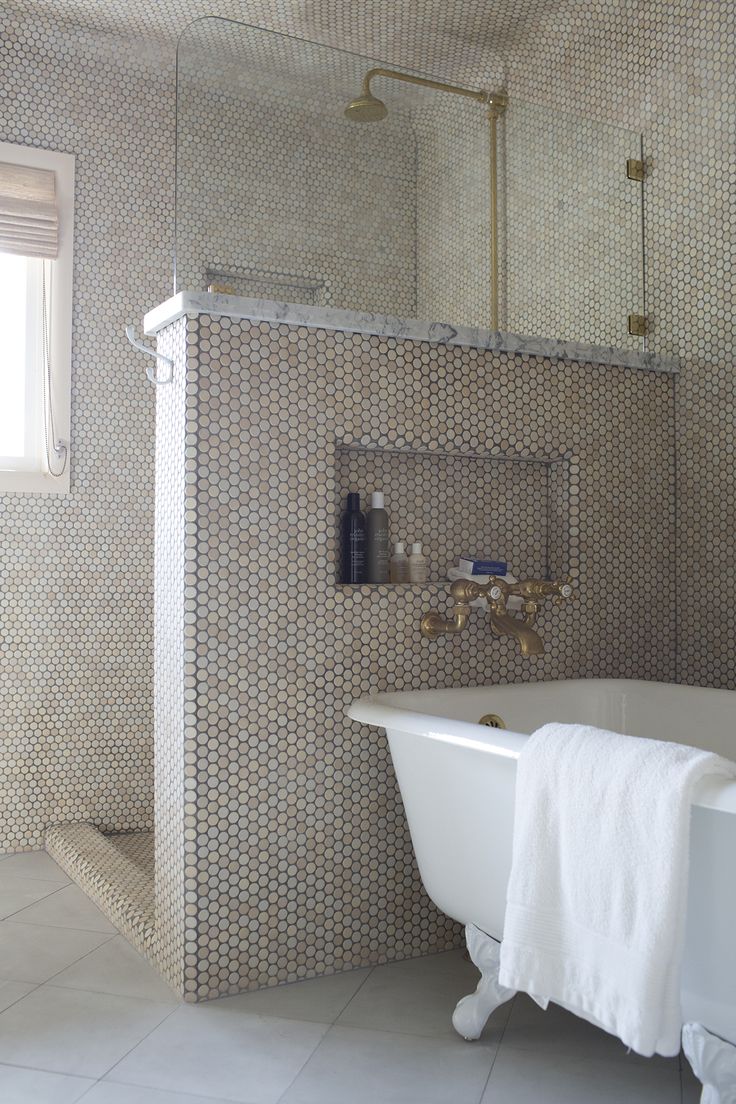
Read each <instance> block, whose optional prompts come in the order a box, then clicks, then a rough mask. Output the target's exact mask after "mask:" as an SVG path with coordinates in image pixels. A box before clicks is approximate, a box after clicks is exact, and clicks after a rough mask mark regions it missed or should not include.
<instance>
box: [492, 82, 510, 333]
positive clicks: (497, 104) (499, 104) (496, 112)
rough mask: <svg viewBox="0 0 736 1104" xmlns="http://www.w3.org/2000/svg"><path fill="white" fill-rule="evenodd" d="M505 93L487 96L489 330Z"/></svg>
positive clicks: (495, 273) (494, 288) (495, 274)
mask: <svg viewBox="0 0 736 1104" xmlns="http://www.w3.org/2000/svg"><path fill="white" fill-rule="evenodd" d="M508 102H509V98H508V96H507V95H506V94H505V92H491V93H490V94H489V96H488V126H489V129H490V139H489V146H490V161H491V163H490V188H489V192H490V205H491V209H490V222H491V329H492V330H497V329H498V328H499V321H498V298H499V296H498V288H499V282H500V281H499V273H498V254H499V249H498V120H499V119H500V118H501V116H502V115H503V113H504V111H505V110H506V108H507V106H508Z"/></svg>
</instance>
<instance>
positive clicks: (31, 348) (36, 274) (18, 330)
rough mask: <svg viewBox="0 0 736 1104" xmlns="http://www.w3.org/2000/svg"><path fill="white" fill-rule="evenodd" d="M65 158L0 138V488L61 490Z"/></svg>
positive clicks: (68, 182)
mask: <svg viewBox="0 0 736 1104" xmlns="http://www.w3.org/2000/svg"><path fill="white" fill-rule="evenodd" d="M73 218H74V158H73V157H70V156H69V155H68V154H63V153H52V152H50V151H47V150H36V149H29V148H28V147H26V146H15V145H10V144H8V143H5V142H0V492H6V491H20V492H24V493H28V492H41V493H51V494H59V493H64V492H65V491H68V490H69V466H70V455H69V452H70V446H69V390H70V368H71V303H72V288H71V281H72V242H73V229H74V227H73Z"/></svg>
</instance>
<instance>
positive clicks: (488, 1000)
mask: <svg viewBox="0 0 736 1104" xmlns="http://www.w3.org/2000/svg"><path fill="white" fill-rule="evenodd" d="M465 941H466V943H467V945H468V954H469V955H470V958H471V960H472V961H473V963H474V964H475V965H476V966H477V967H478V969H479V970H480V972H481V979H480V981H479V982H478V986H477V988H476V990H475V992H474V993H471V994H470V995H469V996H467V997H463V998H462V1000H459V1001H458V1002H457V1005H456V1007H455V1011H454V1012H453V1014H452V1026H453V1027H454V1028H455V1030H456V1031H457V1033H458V1034H459V1035H462V1037H463V1039H478V1038H480V1034H481V1032H482V1031H483V1028H484V1027H485V1026H486V1022H487V1020H488V1017H489V1016H490V1014H491V1013H492V1012H495V1010H496V1009H497V1008H498V1006H499V1005H501V1004H504V1003H505V1002H506V1001H507V1000H511V998H512V997H513V996H514V992H515V990H513V989H507V988H506V986H505V985H501V984H500V983H499V980H498V968H499V952H500V950H501V944H500V943H497V942H496V940H495V939H491V937H490V935H486V933H485V932H482V931H481V930H480V928H476V927H475V926H474V925H473V924H468V926H467V927H466V929H465Z"/></svg>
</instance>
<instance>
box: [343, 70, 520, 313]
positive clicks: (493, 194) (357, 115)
mask: <svg viewBox="0 0 736 1104" xmlns="http://www.w3.org/2000/svg"><path fill="white" fill-rule="evenodd" d="M376 77H387V78H388V79H389V80H396V81H404V82H405V83H406V84H418V85H420V87H422V88H433V89H434V90H435V91H436V92H449V93H451V94H452V95H453V96H466V97H467V98H468V99H471V100H477V102H478V103H482V104H485V106H486V107H487V108H488V113H487V114H488V126H489V129H490V141H489V207H490V211H489V215H490V238H491V287H490V301H491V303H490V306H491V329H492V330H497V329H498V328H499V320H498V299H499V289H498V285H499V272H498V133H497V132H498V120H499V119H500V118H501V116H502V115H503V113H504V111H505V110H506V108H507V107H508V103H509V98H508V96H507V95H506V93H505V92H501V91H496V92H486V91H484V90H483V89H474V88H463V87H462V85H459V84H445V83H444V81H436V80H430V79H429V78H428V77H416V76H414V74H413V73H403V72H402V71H401V70H400V69H382V68H376V69H369V70H368V72H367V73H366V75H365V76H364V77H363V84H362V85H361V89H360V95H358V96H356V97H355V99H354V100H351V101H350V103H349V104H348V106H347V107H346V108H345V118H346V119H350V121H351V122H354V123H376V122H380V120H381V119H385V118H386V116H387V115H388V108H387V107H386V104H385V103H384V102H383V100H379V99H378V97H377V96H374V94H373V92H372V91H371V81H372V80H374V78H376Z"/></svg>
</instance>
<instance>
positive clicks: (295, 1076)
mask: <svg viewBox="0 0 736 1104" xmlns="http://www.w3.org/2000/svg"><path fill="white" fill-rule="evenodd" d="M358 969H363V967H362V966H359V967H358ZM375 969H376V967H375V966H371V967H370V969H369V970H368V973H367V974H366V976H365V977H364V978H363V980H362V981H361V983H360V985H359V986H358V988H357V989H356V990H355V992H354V993H353V995H352V996H351V997H350V998H349V999H348V1000H347V1001H346V1002H345V1004H344V1005H343V1006H342V1008H341V1009H340V1011H339V1012H338V1013H337V1015H336V1016H335V1018H334V1019H333V1021H332V1023H331V1024H329V1025H328V1027H327V1030H326V1031H325V1033H324V1035H323V1036H322V1038H321V1039H320V1040H319V1042H318V1043H317V1045H316V1047H315V1048H314V1050H313V1051H312V1053H311V1054H309V1055H308V1056H307V1058H305V1060H304V1062H302V1064H301V1066H300V1067H299V1069H298V1070H297V1071H296V1073H295V1074H294V1076H293V1077H292V1079H291V1081H290V1082H289V1084H288V1085H287V1086H286V1088H285V1089H284V1091H283V1092H282V1093H281V1095H280V1096H279V1097H278V1099H277V1101H276V1104H280V1102H281V1101H282V1100H283V1099H284V1097H285V1096H286V1094H287V1093H288V1092H289V1090H290V1089H291V1087H292V1085H293V1084H294V1083H295V1081H296V1080H297V1078H298V1077H300V1076H301V1074H302V1072H303V1071H304V1070H305V1069H306V1067H307V1066H308V1065H309V1063H310V1062H311V1061H312V1058H313V1057H314V1055H315V1054H316V1053H317V1051H318V1050H319V1048H320V1047H321V1046H322V1044H323V1042H324V1041H325V1039H326V1038H327V1036H328V1035H329V1033H330V1031H331V1030H332V1028H333V1027H335V1025H336V1023H337V1021H338V1019H339V1018H340V1016H342V1014H343V1012H345V1011H346V1009H348V1008H349V1007H350V1005H351V1004H352V1002H353V1001H354V1000H355V998H356V997H357V995H358V993H359V992H360V991H361V989H362V988H363V986H364V985H365V983H366V982H367V981H368V979H369V978H370V977H371V976H372V974H373V971H374V970H375ZM333 976H336V975H333ZM284 1019H288V1016H284ZM302 1022H304V1021H302ZM306 1022H307V1023H319V1022H321V1021H318V1020H307V1021H306Z"/></svg>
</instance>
